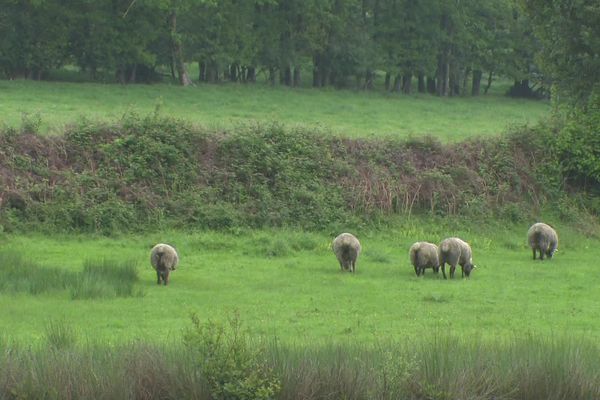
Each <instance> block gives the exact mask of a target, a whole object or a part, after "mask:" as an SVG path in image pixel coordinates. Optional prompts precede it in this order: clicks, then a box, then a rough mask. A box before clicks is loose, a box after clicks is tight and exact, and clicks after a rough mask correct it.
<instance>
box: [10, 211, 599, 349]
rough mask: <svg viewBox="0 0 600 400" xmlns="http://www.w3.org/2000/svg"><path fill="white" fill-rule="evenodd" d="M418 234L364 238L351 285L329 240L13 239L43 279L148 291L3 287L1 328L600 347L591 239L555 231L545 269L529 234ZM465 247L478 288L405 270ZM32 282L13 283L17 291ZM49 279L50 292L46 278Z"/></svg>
mask: <svg viewBox="0 0 600 400" xmlns="http://www.w3.org/2000/svg"><path fill="white" fill-rule="evenodd" d="M420 222H421V221H418V220H415V221H414V222H413V223H399V224H398V226H397V227H395V228H393V229H390V230H386V231H385V232H383V231H381V232H380V231H365V232H357V235H358V237H359V238H360V239H361V241H362V244H363V253H362V254H361V256H360V259H359V262H358V264H357V273H356V274H355V275H351V274H349V273H342V272H340V270H339V267H338V264H337V262H336V260H335V257H334V255H333V253H332V252H331V250H330V241H331V239H332V236H331V235H328V234H325V233H310V232H295V231H290V230H272V231H271V230H258V231H251V230H250V231H241V232H237V233H218V232H191V233H185V232H157V233H153V234H148V235H145V236H142V235H133V236H131V235H130V236H123V237H92V236H42V235H39V234H38V235H17V236H5V237H4V238H3V240H2V246H1V248H0V252H2V253H0V254H10V253H11V252H12V253H17V254H20V255H21V256H22V259H23V260H22V262H24V260H27V261H28V262H30V263H33V264H35V265H37V266H38V267H40V269H41V270H46V269H52V270H64V271H70V272H71V273H77V272H79V273H81V271H82V270H83V269H84V265H85V264H86V263H87V264H90V263H93V262H94V261H95V262H96V263H100V264H102V261H103V260H104V263H105V264H111V262H113V263H114V262H115V261H119V262H121V263H124V264H128V265H135V266H136V268H137V271H138V279H137V281H135V287H134V289H133V290H129V292H128V293H129V295H126V296H112V297H111V296H104V297H102V296H101V297H99V298H93V299H86V298H77V297H76V296H74V295H73V288H69V287H52V286H53V285H52V284H49V285H48V286H49V287H46V288H44V289H43V290H39V289H38V290H36V291H35V293H34V292H32V291H28V289H27V286H26V285H25V286H23V285H21V287H16V286H12V287H11V286H10V285H5V286H0V309H1V310H2V313H0V325H1V326H4V327H9V329H5V330H4V332H3V335H4V336H5V337H7V338H9V339H11V340H14V339H16V340H17V341H22V342H24V343H28V342H31V341H33V342H36V341H39V340H41V339H43V336H44V332H45V330H46V328H47V326H48V324H49V323H52V322H53V321H63V322H65V323H67V324H68V325H69V326H70V327H71V328H72V329H73V330H74V331H75V332H76V333H77V336H78V338H79V339H80V340H82V341H86V340H100V341H102V342H106V343H123V342H127V341H128V340H136V339H144V340H145V339H149V340H150V341H151V342H156V341H157V342H160V341H163V340H167V339H169V338H171V339H177V338H179V337H180V336H181V332H182V330H184V329H185V328H188V327H189V326H190V324H191V322H190V315H191V314H192V313H196V314H197V315H198V316H199V318H200V319H202V320H208V319H213V320H218V321H224V320H226V319H227V318H228V317H229V316H231V315H232V314H234V313H239V315H240V318H241V320H242V322H243V323H244V324H245V325H246V327H247V328H248V329H249V332H250V334H251V335H252V336H254V337H267V338H277V340H279V341H281V342H283V343H289V344H295V345H301V344H308V343H311V344H316V343H331V342H333V343H356V342H362V343H377V342H378V341H381V340H405V339H408V340H418V339H419V338H421V339H425V340H427V338H431V339H433V338H434V337H446V336H449V335H452V336H457V337H463V338H468V337H477V338H478V339H486V340H487V339H490V340H503V339H506V338H511V337H515V338H517V337H524V336H527V335H532V334H533V335H541V336H542V337H554V336H562V335H566V336H569V337H589V338H592V339H598V338H599V337H598V332H599V331H600V330H599V329H598V328H600V322H599V321H598V319H597V314H596V312H595V311H594V310H595V303H596V301H597V293H598V290H599V289H600V282H599V281H598V280H597V279H593V276H595V273H596V267H597V266H596V261H595V260H597V259H598V257H600V252H599V250H598V246H597V241H596V240H595V239H590V238H587V237H585V236H583V235H581V234H580V233H577V232H576V231H574V230H573V229H571V228H569V227H567V226H561V225H559V228H558V231H559V234H560V238H561V242H560V245H559V252H558V253H557V255H556V256H555V258H554V259H553V260H550V261H544V262H540V261H533V260H532V259H531V252H530V250H529V248H528V247H527V246H526V239H525V232H526V231H527V226H516V225H515V226H508V227H502V228H499V225H498V226H495V227H494V228H493V229H489V230H488V229H481V228H479V229H478V228H475V229H474V230H460V229H459V230H454V229H452V228H450V226H451V224H446V223H444V222H442V223H440V222H439V221H438V222H436V223H433V222H431V221H429V222H428V221H425V220H423V221H422V223H420ZM455 234H456V235H459V236H461V237H463V238H465V239H467V240H468V241H469V242H470V243H471V245H472V247H473V249H474V261H475V263H476V264H477V265H478V269H476V270H475V271H474V272H473V275H472V278H471V279H469V280H466V279H460V271H457V276H458V277H459V278H458V279H454V280H447V281H444V280H443V279H442V278H441V274H440V275H439V276H436V275H435V274H433V273H432V272H431V270H428V271H427V273H426V275H425V277H424V278H423V277H421V278H417V277H416V276H415V273H414V270H413V269H412V267H411V265H410V263H409V260H408V254H407V252H408V248H409V246H410V244H412V243H413V242H414V241H417V240H429V241H433V242H439V241H440V240H441V239H443V238H444V237H445V236H448V235H455ZM161 241H162V242H169V243H171V244H173V245H175V246H176V247H177V249H178V251H179V252H180V255H181V262H180V267H179V268H178V269H177V270H176V271H174V272H173V274H172V282H171V284H170V285H169V286H168V287H163V286H157V285H156V276H155V274H154V271H153V270H152V269H151V267H150V264H149V251H150V247H151V245H152V244H154V243H157V242H161ZM7 252H8V253H7ZM111 260H112V261H111ZM2 268H7V266H6V265H3V266H2ZM24 270H25V269H24V268H23V269H22V270H21V271H19V270H14V271H12V272H11V273H10V274H7V273H6V272H5V271H4V272H3V276H8V275H10V276H11V280H12V281H17V280H18V279H16V278H17V277H18V276H20V275H22V274H24V273H25V272H23V271H24ZM37 275H39V274H37V273H32V274H30V275H28V278H27V279H30V280H32V281H33V280H36V279H38V276H37ZM41 279H42V280H44V281H45V282H50V280H49V279H48V278H47V277H46V275H42V276H41ZM112 284H113V283H111V282H107V283H106V285H112ZM42 286H43V285H42ZM54 286H59V285H54ZM32 293H33V294H32Z"/></svg>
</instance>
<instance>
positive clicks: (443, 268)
mask: <svg viewBox="0 0 600 400" xmlns="http://www.w3.org/2000/svg"><path fill="white" fill-rule="evenodd" d="M442 275H444V279H448V278H446V263H443V264H442Z"/></svg>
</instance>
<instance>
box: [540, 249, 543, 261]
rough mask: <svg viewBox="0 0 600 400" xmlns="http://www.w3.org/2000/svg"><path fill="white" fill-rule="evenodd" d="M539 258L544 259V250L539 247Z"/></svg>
mask: <svg viewBox="0 0 600 400" xmlns="http://www.w3.org/2000/svg"><path fill="white" fill-rule="evenodd" d="M540 260H544V250H541V249H540Z"/></svg>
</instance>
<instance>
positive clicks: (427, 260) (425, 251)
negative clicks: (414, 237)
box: [408, 242, 440, 276]
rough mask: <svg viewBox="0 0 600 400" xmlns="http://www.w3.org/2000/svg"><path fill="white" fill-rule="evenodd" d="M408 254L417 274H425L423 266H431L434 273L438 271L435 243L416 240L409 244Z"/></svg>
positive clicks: (438, 263)
mask: <svg viewBox="0 0 600 400" xmlns="http://www.w3.org/2000/svg"><path fill="white" fill-rule="evenodd" d="M408 254H409V256H410V262H411V263H412V265H413V267H415V273H416V274H417V276H420V275H425V268H432V269H433V270H434V272H435V273H438V272H439V271H440V260H439V256H438V247H437V246H436V245H435V244H433V243H429V242H416V243H414V244H413V245H412V246H410V250H409V251H408Z"/></svg>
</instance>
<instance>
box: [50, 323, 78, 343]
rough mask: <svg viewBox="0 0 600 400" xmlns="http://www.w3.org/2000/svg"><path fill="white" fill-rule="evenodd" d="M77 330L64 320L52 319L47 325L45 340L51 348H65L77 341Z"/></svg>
mask: <svg viewBox="0 0 600 400" xmlns="http://www.w3.org/2000/svg"><path fill="white" fill-rule="evenodd" d="M77 337H78V334H77V331H76V330H75V328H74V327H73V326H72V325H70V324H68V323H67V322H66V321H64V320H51V321H49V322H48V324H47V325H46V329H45V331H44V340H45V342H46V344H47V345H48V347H49V348H51V349H54V350H65V349H68V348H71V347H73V346H74V345H75V344H76V343H77Z"/></svg>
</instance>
